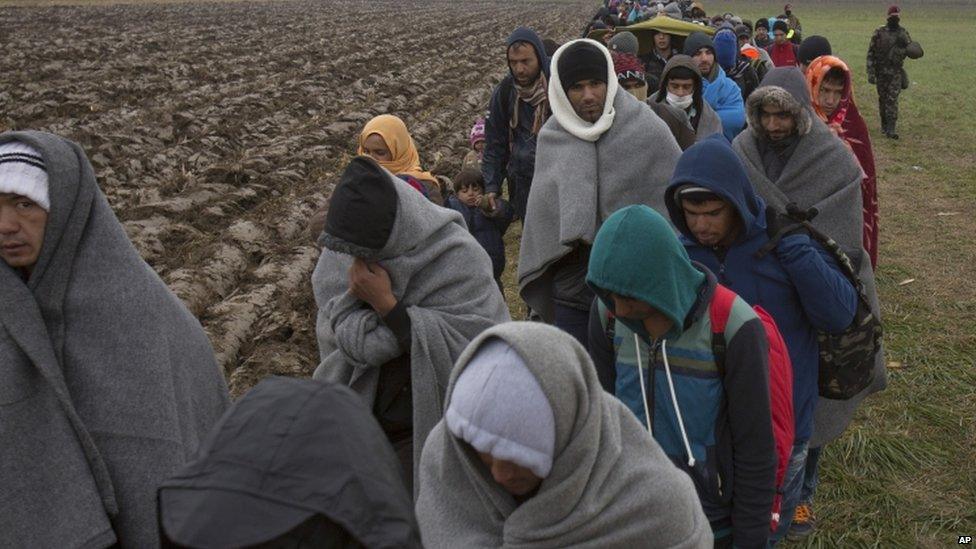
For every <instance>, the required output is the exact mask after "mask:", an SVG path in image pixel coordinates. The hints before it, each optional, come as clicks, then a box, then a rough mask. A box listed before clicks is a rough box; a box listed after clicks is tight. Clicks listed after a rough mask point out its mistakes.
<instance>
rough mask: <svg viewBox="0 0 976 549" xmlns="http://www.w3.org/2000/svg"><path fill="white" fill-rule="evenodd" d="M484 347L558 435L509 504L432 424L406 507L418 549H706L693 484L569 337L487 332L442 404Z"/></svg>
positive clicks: (499, 329)
mask: <svg viewBox="0 0 976 549" xmlns="http://www.w3.org/2000/svg"><path fill="white" fill-rule="evenodd" d="M493 338H500V339H502V340H503V341H504V342H505V343H507V344H508V345H510V346H511V347H512V348H514V349H515V350H516V352H518V354H519V355H520V357H521V358H522V359H523V360H524V361H525V364H526V366H527V367H528V369H529V371H530V372H531V373H532V375H533V376H534V377H535V378H536V380H537V381H538V382H539V386H540V387H541V389H542V392H543V393H545V395H546V396H547V397H548V399H549V404H550V406H551V407H552V411H553V416H554V419H555V428H556V437H555V445H554V450H555V452H554V456H553V464H552V470H551V471H550V473H549V475H548V476H547V477H546V478H545V479H543V481H542V484H541V485H540V486H539V488H538V491H537V492H536V494H535V495H534V496H532V497H530V498H529V499H528V500H526V501H524V502H522V503H521V504H520V505H519V504H517V503H516V501H515V499H514V498H513V497H512V496H511V495H509V493H508V492H506V491H504V490H503V489H502V487H501V486H500V485H499V484H498V483H496V482H495V481H494V480H493V479H492V478H491V474H490V473H489V472H488V469H487V468H486V467H485V466H484V465H483V464H482V463H481V461H480V459H479V458H478V455H477V454H476V453H475V452H474V450H473V449H472V448H471V447H470V446H469V445H468V444H466V443H465V442H463V441H462V440H460V439H458V438H456V437H455V436H454V435H452V434H451V432H450V430H449V429H448V427H447V422H446V421H441V422H440V423H439V424H438V425H437V427H436V428H435V429H434V431H433V432H432V433H431V434H430V437H429V438H428V440H427V444H426V446H425V448H424V454H423V463H422V464H421V473H420V479H421V482H420V496H419V498H418V500H417V505H416V509H417V520H418V522H419V523H420V531H421V537H422V538H423V541H424V545H425V546H426V547H429V548H431V549H441V548H449V547H506V548H515V547H520V548H527V547H536V548H542V547H552V548H556V547H585V548H594V549H596V548H601V549H602V548H607V547H609V548H627V547H671V548H688V549H690V548H700V547H711V545H712V532H711V528H710V527H709V524H708V520H707V519H706V518H705V514H704V511H703V510H702V507H701V504H700V503H699V501H698V496H697V494H696V493H695V488H694V485H693V484H692V482H691V479H690V478H689V477H688V476H687V475H685V474H684V473H682V472H680V471H679V470H678V469H677V468H676V467H675V466H674V464H673V463H672V462H671V461H670V459H669V458H668V457H667V456H665V455H664V452H662V451H661V448H660V446H658V445H657V443H655V442H654V440H653V439H652V438H651V437H650V436H649V435H648V433H647V431H646V430H644V428H643V427H642V426H641V425H640V422H639V421H638V420H637V418H636V417H635V416H634V414H632V413H631V412H630V410H628V409H627V408H626V407H625V406H624V405H623V404H622V403H621V402H620V401H619V400H617V399H616V398H615V397H614V396H613V395H610V394H608V393H606V392H604V391H603V389H602V388H601V386H600V382H599V380H598V379H597V375H596V370H595V369H594V368H593V364H592V362H591V361H590V358H589V355H587V352H586V350H585V349H584V348H583V346H582V345H580V344H579V343H577V342H576V341H575V340H574V339H573V338H572V336H570V335H568V334H566V333H564V332H560V331H558V330H556V329H555V328H553V327H551V326H546V325H544V324H541V323H528V322H511V323H507V324H504V325H501V326H496V327H494V328H492V329H491V330H488V331H486V332H485V333H484V334H482V335H481V336H480V337H479V338H478V339H477V340H476V341H474V342H472V344H471V345H470V346H469V347H468V349H467V350H466V351H465V353H464V354H463V355H462V356H461V358H460V359H459V360H458V365H457V367H456V368H455V369H454V372H453V373H452V375H451V385H450V387H449V388H448V392H447V394H448V395H451V394H452V393H453V388H454V385H455V384H456V383H457V380H458V377H460V375H461V372H463V371H464V369H465V367H466V366H467V364H468V363H469V362H470V361H471V359H472V357H474V356H475V354H476V353H477V351H478V350H479V349H480V347H481V345H482V344H483V343H484V342H485V341H487V340H489V339H493ZM540 342H544V343H540ZM445 400H448V401H449V398H447V399H445ZM448 403H449V402H448ZM446 404H447V403H446ZM445 409H446V406H445Z"/></svg>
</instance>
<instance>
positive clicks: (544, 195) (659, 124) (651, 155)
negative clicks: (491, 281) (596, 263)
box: [518, 88, 681, 323]
mask: <svg viewBox="0 0 976 549" xmlns="http://www.w3.org/2000/svg"><path fill="white" fill-rule="evenodd" d="M613 108H614V111H615V112H616V114H615V116H614V123H613V125H612V126H610V128H609V129H608V130H607V131H606V132H605V133H604V134H603V135H602V136H600V138H599V139H597V140H596V141H595V142H590V141H586V140H583V139H580V138H578V137H576V136H574V135H573V134H572V133H570V132H569V131H567V130H566V129H565V128H563V127H562V126H561V125H560V122H559V120H558V119H557V117H555V116H553V117H550V118H549V120H547V121H546V124H545V125H544V126H543V127H542V130H541V131H540V132H539V137H538V145H537V147H536V157H535V175H534V176H533V179H532V190H531V192H530V193H529V202H528V207H527V210H526V214H525V226H524V228H523V230H522V247H521V250H520V253H519V263H518V280H519V291H520V293H521V295H522V299H524V300H525V302H526V303H528V305H529V307H531V308H532V310H533V311H536V312H538V313H539V314H540V315H541V316H542V318H543V319H544V320H545V321H546V322H549V323H551V322H552V321H553V317H554V314H555V313H554V310H555V307H554V303H553V298H552V275H553V273H552V270H551V269H550V267H552V266H553V265H554V264H555V263H556V262H557V261H559V260H560V259H561V258H562V257H564V256H565V255H567V254H568V253H570V252H571V251H572V250H573V248H574V246H576V245H578V244H579V243H583V244H586V245H592V244H593V239H594V238H595V236H596V233H597V231H598V230H599V229H600V226H601V225H602V224H603V221H604V220H605V219H606V218H608V217H610V215H611V214H612V213H613V212H615V211H617V210H619V209H620V208H623V207H624V206H630V205H632V204H645V205H647V206H650V207H652V208H654V209H655V210H657V211H658V212H660V213H661V214H662V215H665V216H666V215H667V210H666V208H665V205H664V191H665V189H666V188H667V186H668V181H669V179H670V178H671V174H672V172H674V167H675V165H676V164H677V162H678V157H679V156H680V155H681V149H680V148H679V147H678V144H677V143H676V142H675V140H674V137H673V136H672V135H671V132H670V130H668V127H667V125H666V124H665V123H664V121H662V120H661V119H660V118H659V117H658V116H657V115H656V114H654V111H652V110H651V108H650V107H648V106H647V105H645V104H643V103H642V102H640V101H638V100H637V99H636V98H635V97H634V96H632V95H631V94H630V93H628V92H627V91H625V90H623V89H622V88H621V89H618V90H617V94H616V96H615V97H614V100H613Z"/></svg>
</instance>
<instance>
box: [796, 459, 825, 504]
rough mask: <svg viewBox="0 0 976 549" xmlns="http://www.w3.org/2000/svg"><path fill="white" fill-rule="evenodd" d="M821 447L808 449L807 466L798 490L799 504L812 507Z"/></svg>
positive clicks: (818, 479)
mask: <svg viewBox="0 0 976 549" xmlns="http://www.w3.org/2000/svg"><path fill="white" fill-rule="evenodd" d="M822 451H823V446H818V447H817V448H810V451H809V452H807V466H806V471H805V474H804V475H803V488H802V490H800V503H807V504H810V505H813V496H814V494H816V493H817V484H818V483H819V482H820V453H821V452H822Z"/></svg>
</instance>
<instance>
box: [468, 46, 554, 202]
mask: <svg viewBox="0 0 976 549" xmlns="http://www.w3.org/2000/svg"><path fill="white" fill-rule="evenodd" d="M505 47H506V49H505V52H506V53H505V56H506V62H507V64H508V74H507V75H506V76H505V78H503V79H502V81H501V82H500V83H499V84H498V85H497V86H495V89H494V91H492V93H491V100H490V101H489V103H488V113H487V114H486V115H485V148H484V152H483V153H482V159H481V173H482V175H483V176H484V179H485V194H486V195H487V196H488V198H489V202H490V203H491V206H492V208H494V198H495V197H496V196H499V195H501V185H502V181H506V180H507V181H508V197H509V201H510V202H511V204H512V207H513V208H514V209H515V216H516V217H518V218H519V219H523V220H524V219H525V207H526V206H525V205H526V203H527V201H528V199H529V190H530V189H531V187H532V174H533V173H534V171H535V153H536V139H537V136H538V135H539V131H540V130H541V129H542V125H543V124H544V123H545V121H546V119H547V118H548V117H549V114H550V112H551V111H550V108H549V97H548V93H547V91H548V81H549V56H548V55H546V50H545V46H544V45H543V44H542V39H541V38H540V37H539V35H538V34H536V33H535V31H533V30H532V29H529V28H526V27H519V28H517V29H515V30H514V31H513V32H512V34H511V35H509V37H508V40H507V41H506V46H505Z"/></svg>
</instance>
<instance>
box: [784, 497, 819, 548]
mask: <svg viewBox="0 0 976 549" xmlns="http://www.w3.org/2000/svg"><path fill="white" fill-rule="evenodd" d="M816 525H817V519H816V518H815V517H814V516H813V506H811V505H810V504H809V503H801V504H799V505H797V506H796V510H795V511H793V523H792V524H790V531H789V533H787V534H786V539H788V540H790V541H797V540H801V539H803V538H805V537H807V536H809V535H810V534H811V533H813V529H814V527H816Z"/></svg>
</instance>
